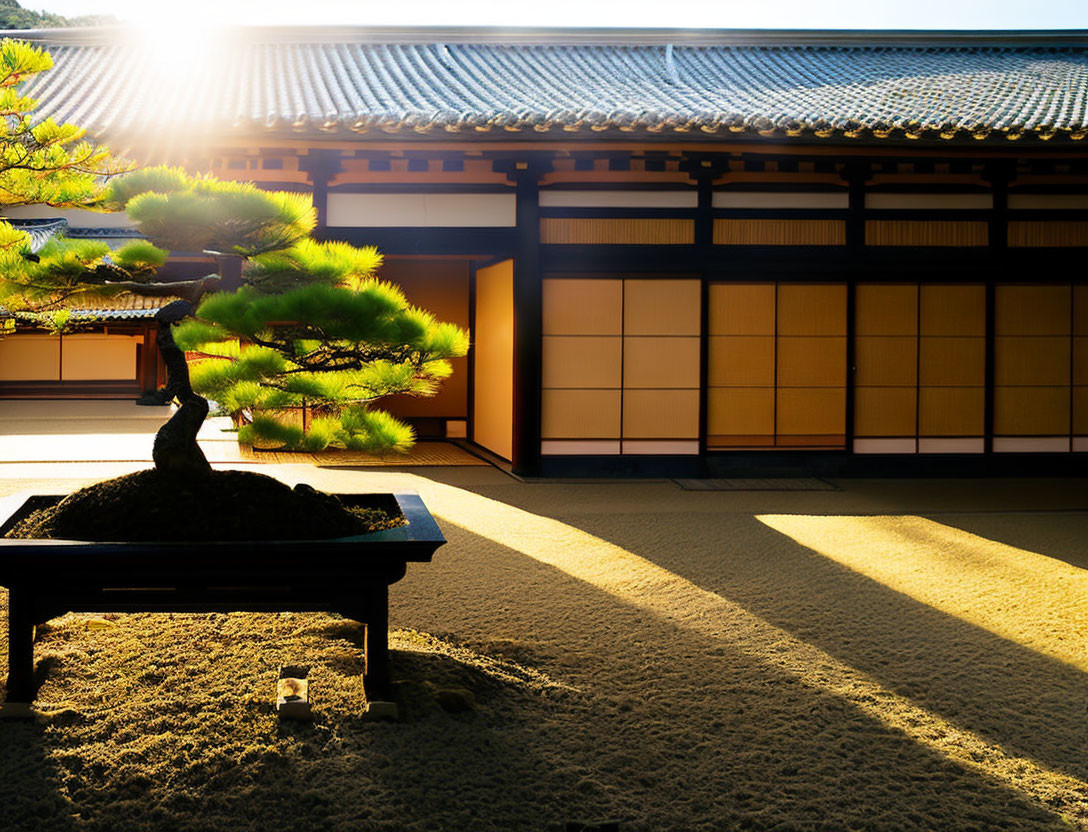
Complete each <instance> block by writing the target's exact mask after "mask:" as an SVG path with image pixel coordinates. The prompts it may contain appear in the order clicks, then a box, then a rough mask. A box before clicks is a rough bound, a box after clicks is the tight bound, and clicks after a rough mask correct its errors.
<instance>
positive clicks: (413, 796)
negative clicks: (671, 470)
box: [0, 465, 1088, 832]
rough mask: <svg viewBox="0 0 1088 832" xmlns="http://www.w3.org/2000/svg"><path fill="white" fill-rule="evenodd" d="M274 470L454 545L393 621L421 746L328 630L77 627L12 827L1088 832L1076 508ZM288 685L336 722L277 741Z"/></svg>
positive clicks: (225, 625)
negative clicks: (405, 501)
mask: <svg viewBox="0 0 1088 832" xmlns="http://www.w3.org/2000/svg"><path fill="white" fill-rule="evenodd" d="M123 467H124V466H119V465H114V466H111V467H110V468H109V469H106V468H102V467H96V466H93V465H86V466H46V465H37V466H19V465H8V466H0V477H6V479H0V492H2V493H11V492H13V491H17V490H25V489H30V490H36V491H38V492H41V493H49V492H51V491H52V492H55V491H57V490H63V491H67V490H70V489H71V488H73V487H75V486H77V485H79V484H82V483H84V482H88V481H91V480H93V479H96V478H99V477H101V476H108V475H115V474H117V473H119V472H120V469H122V468H123ZM260 470H261V471H262V473H275V474H276V475H278V476H280V477H281V478H283V479H285V480H287V481H289V482H294V481H301V480H305V481H307V482H310V483H312V484H314V485H316V486H319V487H324V488H327V489H329V490H340V491H367V490H397V489H410V490H417V491H419V492H420V493H421V494H422V495H423V498H424V500H425V502H426V503H427V505H428V506H429V507H430V508H431V510H432V511H433V512H434V513H435V515H436V516H437V517H438V519H439V523H440V525H441V526H442V528H443V530H444V532H445V533H446V535H447V537H448V539H449V543H448V545H447V546H445V547H444V548H442V549H440V550H439V552H438V554H437V555H436V557H435V560H434V562H433V563H431V564H426V565H418V566H412V567H410V569H409V572H408V575H407V577H406V578H405V579H404V580H403V581H402V582H401V583H400V584H398V585H396V586H395V587H394V588H393V592H392V596H391V620H392V625H393V627H394V632H393V646H394V650H395V652H394V656H393V662H394V673H395V675H396V677H397V678H398V679H399V680H401V681H400V684H399V686H398V687H399V696H400V698H401V701H402V705H403V706H404V708H403V710H404V713H405V718H404V720H403V721H401V722H399V723H392V724H385V723H368V722H364V721H363V720H362V713H363V710H364V703H363V701H362V695H361V691H362V684H361V681H362V676H361V672H362V664H361V661H360V658H361V657H360V653H359V648H358V640H359V637H360V631H359V628H358V627H357V626H356V625H354V624H352V623H350V622H343V621H341V620H339V619H337V618H335V617H333V616H327V615H317V614H306V615H301V614H295V615H265V616H262V615H249V614H235V615H193V616H167V615H130V616H107V617H105V618H103V617H100V616H94V615H68V616H65V617H63V618H60V619H56V620H54V621H53V622H51V623H50V624H49V625H48V626H47V627H46V628H44V631H43V632H42V633H41V634H40V636H39V639H38V643H37V645H36V649H37V656H38V658H39V662H40V669H41V671H42V674H43V684H42V688H41V691H40V694H39V700H38V703H37V707H38V711H39V717H38V719H36V720H34V721H32V722H29V723H27V722H22V723H20V722H7V721H6V722H0V749H3V753H2V754H0V829H3V830H35V829H41V830H50V832H52V830H92V829H93V830H103V832H104V831H105V830H111V831H116V832H121V831H122V830H134V831H135V830H155V831H157V830H224V832H227V831H228V830H229V832H242V830H260V831H261V832H265V831H266V830H279V829H299V830H303V829H305V830H343V832H348V831H349V830H368V829H382V830H408V831H409V832H412V831H413V830H537V829H539V830H551V829H554V830H561V829H563V828H564V826H565V824H566V823H568V822H572V821H581V822H592V823H601V822H604V821H608V820H614V821H618V822H619V824H620V828H621V829H623V830H732V829H745V830H938V829H939V830H991V829H1024V830H1058V829H1069V828H1079V829H1088V752H1086V751H1085V749H1088V704H1086V703H1088V617H1086V616H1088V488H1086V486H1085V483H1084V482H1083V481H1079V480H1018V481H1014V480H992V481H956V480H942V481H921V480H919V481H904V480H899V481H893V480H886V481H880V480H868V481H862V480H855V481H847V480H843V481H836V484H837V485H839V486H840V487H841V488H842V490H841V491H830V492H829V491H821V492H735V491H731V492H688V491H683V490H681V489H680V488H678V487H677V486H676V484H674V483H672V482H668V481H659V482H638V483H632V482H613V483H569V482H566V483H532V484H526V483H519V482H516V481H514V480H512V479H510V478H508V477H506V476H505V475H503V474H501V473H500V472H497V471H494V470H492V469H481V468H445V469H436V468H430V469H417V470H408V471H401V472H388V473H387V472H361V471H352V470H344V469H341V470H322V469H317V468H313V467H309V466H280V467H275V468H274V467H273V466H262V467H261V468H260ZM4 601H5V603H6V596H5V597H4ZM0 638H6V633H5V634H4V635H0ZM0 647H6V644H0ZM3 656H6V650H4V651H3V653H2V655H0V663H2V662H3V661H4V659H3ZM282 663H305V664H310V665H312V666H313V670H312V672H311V685H312V692H313V698H314V702H315V708H316V711H317V719H316V721H315V722H314V723H313V724H312V725H305V724H299V725H294V724H280V723H279V722H278V720H277V718H276V716H275V713H274V710H273V707H272V702H273V694H274V686H275V675H276V669H277V667H278V666H279V665H280V664H282ZM0 675H2V673H0ZM449 688H456V689H464V690H468V691H471V693H472V694H473V695H474V697H475V707H474V708H473V709H472V710H470V711H467V712H464V713H448V712H446V711H445V710H443V708H442V707H441V706H440V705H439V703H438V701H437V699H436V696H435V692H436V691H440V690H442V689H449Z"/></svg>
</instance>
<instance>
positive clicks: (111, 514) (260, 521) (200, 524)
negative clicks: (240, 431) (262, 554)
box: [7, 469, 407, 541]
mask: <svg viewBox="0 0 1088 832" xmlns="http://www.w3.org/2000/svg"><path fill="white" fill-rule="evenodd" d="M406 522H407V521H406V520H405V519H404V517H403V515H400V514H399V513H398V514H396V515H392V514H390V513H389V512H387V511H385V510H383V509H381V508H365V507H364V508H357V507H351V506H346V505H344V504H343V503H341V502H340V500H338V499H337V498H336V497H335V496H333V495H332V494H325V493H323V492H321V491H316V490H314V489H313V488H311V487H310V486H308V485H297V486H295V487H294V488H291V487H290V486H288V485H284V484H283V483H282V482H280V481H279V480H276V479H273V478H272V477H267V476H265V475H264V474H255V473H252V472H248V471H212V472H211V473H210V474H208V475H206V476H200V477H179V476H176V475H170V474H164V473H162V472H160V471H157V470H155V469H151V470H148V471H138V472H136V473H135V474H127V475H125V476H123V477H118V478H116V479H112V480H107V481H106V482H100V483H96V484H95V485H91V486H88V487H87V488H82V489H80V490H79V491H76V492H75V493H73V494H69V495H68V496H67V497H65V498H64V499H63V500H61V501H60V502H59V503H57V504H56V505H54V506H50V507H48V508H42V509H38V510H37V511H35V512H33V513H32V514H30V515H29V516H28V517H26V518H25V519H24V520H22V521H21V522H20V523H19V524H18V525H16V526H15V527H14V528H13V529H12V530H11V531H10V532H8V534H7V537H9V538H56V539H61V540H98V541H137V540H143V541H149V540H155V541H167V540H193V541H207V540H318V539H326V538H332V537H347V536H349V535H357V534H366V533H367V532H372V531H378V530H380V529H388V528H393V527H394V526H402V525H404V524H405V523H406Z"/></svg>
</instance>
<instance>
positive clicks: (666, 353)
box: [623, 336, 699, 389]
mask: <svg viewBox="0 0 1088 832" xmlns="http://www.w3.org/2000/svg"><path fill="white" fill-rule="evenodd" d="M623 386H624V387H625V388H628V389H630V388H674V387H686V388H689V389H698V387H699V339H698V338H668V337H645V336H630V337H627V338H624V341H623Z"/></svg>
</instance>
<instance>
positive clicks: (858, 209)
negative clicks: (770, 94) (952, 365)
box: [842, 162, 917, 453]
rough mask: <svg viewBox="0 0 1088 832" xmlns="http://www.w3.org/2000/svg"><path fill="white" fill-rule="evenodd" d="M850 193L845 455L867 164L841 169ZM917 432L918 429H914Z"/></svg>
mask: <svg viewBox="0 0 1088 832" xmlns="http://www.w3.org/2000/svg"><path fill="white" fill-rule="evenodd" d="M842 176H843V178H844V179H845V180H846V185H847V188H848V189H849V190H848V193H849V201H848V203H847V216H846V250H847V257H848V258H849V261H850V268H849V269H848V270H847V272H848V274H849V275H850V278H849V280H848V281H847V285H846V414H845V416H846V420H845V434H846V435H845V437H844V441H845V443H846V451H847V453H852V452H853V450H854V416H855V414H854V411H855V409H856V398H857V385H856V381H857V344H856V341H857V330H856V322H855V318H856V316H857V279H856V275H857V273H858V270H859V267H860V265H861V263H862V262H863V261H864V257H865V183H866V182H868V181H869V179H871V178H872V169H871V168H870V166H869V163H868V162H850V163H847V164H846V165H845V166H844V167H843V171H842ZM915 427H916V429H917V426H915Z"/></svg>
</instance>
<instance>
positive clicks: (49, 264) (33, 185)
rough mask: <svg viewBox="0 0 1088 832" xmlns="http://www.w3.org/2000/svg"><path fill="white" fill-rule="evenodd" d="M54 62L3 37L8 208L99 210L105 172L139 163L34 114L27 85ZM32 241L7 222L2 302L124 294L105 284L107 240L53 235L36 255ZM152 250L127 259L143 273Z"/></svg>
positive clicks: (23, 304) (47, 306) (0, 204)
mask: <svg viewBox="0 0 1088 832" xmlns="http://www.w3.org/2000/svg"><path fill="white" fill-rule="evenodd" d="M52 66H53V60H52V58H50V57H49V54H48V53H47V52H45V51H43V50H41V49H38V48H36V47H33V46H31V45H30V44H27V43H24V42H22V41H16V40H10V39H4V40H2V41H0V209H2V208H5V207H13V206H18V205H36V204H45V205H51V206H53V207H55V208H88V209H93V210H98V209H101V208H103V205H102V196H103V185H102V181H103V177H108V176H112V175H113V174H116V173H120V172H122V171H125V170H128V169H129V168H130V167H131V166H130V165H129V164H128V163H125V162H122V161H119V160H117V159H115V158H114V157H113V155H112V154H111V153H110V151H109V149H108V148H105V147H102V146H100V145H95V144H94V143H92V142H90V141H88V140H86V139H85V137H84V131H83V130H82V128H79V127H76V126H75V125H72V124H57V123H56V122H55V121H53V120H52V119H45V120H41V121H35V120H34V118H33V110H34V108H35V106H36V102H35V101H34V100H33V99H31V98H27V97H26V96H23V95H21V94H20V92H19V85H20V82H21V81H23V80H24V79H26V78H27V77H28V76H31V75H35V74H37V73H39V72H44V71H46V70H48V69H50V68H51V67H52ZM30 245H31V240H30V236H29V235H28V234H26V233H25V232H23V231H20V230H18V229H15V228H13V227H12V226H11V225H9V224H8V223H6V222H3V221H2V220H0V305H3V306H4V307H5V308H7V309H8V310H9V311H20V310H34V309H37V310H46V311H50V310H55V309H57V308H58V307H60V306H62V305H63V304H64V303H65V302H67V301H69V300H75V299H79V300H81V301H84V300H91V299H93V298H99V297H103V296H110V295H113V294H116V290H113V289H110V288H108V287H106V286H105V285H104V284H105V280H106V277H105V271H106V269H107V267H108V266H109V260H108V257H109V254H110V252H109V249H108V248H107V247H106V246H104V245H102V244H100V243H94V242H89V241H68V242H65V241H50V243H48V244H47V245H46V246H45V248H43V249H42V250H41V251H39V252H38V253H37V255H36V256H35V257H30ZM133 254H134V252H133ZM144 254H145V256H143V257H139V258H137V257H130V258H128V259H127V260H126V262H127V264H128V265H129V266H131V267H132V268H133V269H134V270H135V272H136V273H137V274H143V273H145V271H146V268H147V266H148V265H149V264H150V260H149V259H148V255H149V252H145V253H144ZM123 259H124V256H123ZM152 259H154V258H152ZM85 278H88V279H86V280H85ZM62 317H63V316H62ZM48 320H49V321H56V320H60V319H59V318H56V317H55V316H50V317H48Z"/></svg>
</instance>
